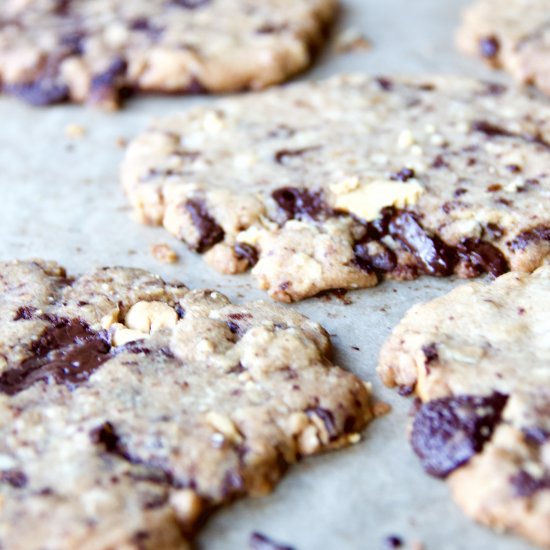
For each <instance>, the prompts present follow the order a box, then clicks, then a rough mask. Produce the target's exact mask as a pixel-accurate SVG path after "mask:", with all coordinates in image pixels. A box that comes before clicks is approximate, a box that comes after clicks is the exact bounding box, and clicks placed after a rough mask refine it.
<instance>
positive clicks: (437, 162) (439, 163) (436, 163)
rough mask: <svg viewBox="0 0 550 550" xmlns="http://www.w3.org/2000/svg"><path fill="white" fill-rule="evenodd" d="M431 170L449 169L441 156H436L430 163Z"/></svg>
mask: <svg viewBox="0 0 550 550" xmlns="http://www.w3.org/2000/svg"><path fill="white" fill-rule="evenodd" d="M432 168H435V169H439V168H449V163H448V162H447V161H446V160H445V158H444V157H443V155H437V156H436V157H435V158H434V160H433V162H432Z"/></svg>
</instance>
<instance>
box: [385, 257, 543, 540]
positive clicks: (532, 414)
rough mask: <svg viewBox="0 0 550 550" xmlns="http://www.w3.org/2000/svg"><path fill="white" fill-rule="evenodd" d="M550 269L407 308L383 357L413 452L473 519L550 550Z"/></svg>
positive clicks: (460, 290)
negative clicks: (408, 412) (406, 407)
mask: <svg viewBox="0 0 550 550" xmlns="http://www.w3.org/2000/svg"><path fill="white" fill-rule="evenodd" d="M548 304H550V265H545V266H543V267H541V268H539V269H538V270H536V271H535V272H534V273H532V274H526V273H508V274H506V275H503V276H502V277H499V278H498V279H496V281H494V282H493V283H492V284H481V283H470V284H467V285H463V286H460V287H458V288H456V289H455V290H453V291H452V292H450V293H449V294H447V295H446V296H443V297H441V298H437V299H435V300H433V301H431V302H428V303H427V304H423V305H417V306H414V307H413V308H412V309H411V310H410V311H409V313H407V315H406V316H405V318H404V319H403V320H402V321H401V323H400V324H399V325H398V326H397V328H396V329H395V330H394V332H393V334H392V335H391V337H390V338H389V340H388V341H387V342H386V343H385V345H384V346H383V348H382V351H381V354H380V365H379V373H380V376H381V377H382V380H383V381H384V382H385V383H386V384H387V385H388V386H399V387H400V388H401V390H402V391H401V392H402V393H405V394H408V393H412V391H414V392H415V393H416V395H417V396H418V397H419V398H420V399H419V400H418V402H417V406H416V407H415V409H416V410H415V416H414V421H413V425H412V430H411V443H412V446H413V448H414V450H415V452H416V454H417V455H418V456H419V457H420V459H421V461H422V464H423V466H424V468H425V469H426V471H427V472H428V473H430V474H432V475H435V476H437V477H441V478H446V479H447V481H448V483H449V485H450V487H451V490H452V492H453V494H454V497H455V500H456V501H457V502H458V504H459V505H460V507H461V508H462V509H463V510H464V511H465V512H466V513H467V514H468V515H469V516H471V517H472V518H473V519H475V520H477V521H479V522H481V523H483V524H486V525H488V526H491V527H493V528H494V529H496V530H499V531H502V530H505V531H510V532H513V533H516V534H519V535H522V536H523V537H526V538H527V539H529V540H531V541H532V542H534V543H536V544H539V545H541V546H543V547H545V548H550V339H549V338H548V330H549V328H550V309H549V308H548Z"/></svg>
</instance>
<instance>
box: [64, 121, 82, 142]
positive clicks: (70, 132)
mask: <svg viewBox="0 0 550 550" xmlns="http://www.w3.org/2000/svg"><path fill="white" fill-rule="evenodd" d="M85 135H86V128H84V127H83V126H79V125H78V124H67V126H65V137H68V138H69V139H80V138H82V137H84V136H85Z"/></svg>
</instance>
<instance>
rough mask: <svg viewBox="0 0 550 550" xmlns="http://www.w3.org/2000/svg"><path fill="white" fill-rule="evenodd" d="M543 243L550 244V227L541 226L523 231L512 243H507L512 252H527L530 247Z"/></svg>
mask: <svg viewBox="0 0 550 550" xmlns="http://www.w3.org/2000/svg"><path fill="white" fill-rule="evenodd" d="M541 241H547V242H550V227H549V226H546V225H539V226H537V227H533V228H532V229H527V230H526V231H522V232H521V233H520V234H519V235H517V236H516V237H515V239H513V240H512V241H511V242H509V243H507V244H508V246H509V247H510V248H511V249H512V250H525V249H526V248H527V247H528V246H529V245H531V244H536V243H539V242H541Z"/></svg>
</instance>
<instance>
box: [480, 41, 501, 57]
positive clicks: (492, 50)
mask: <svg viewBox="0 0 550 550" xmlns="http://www.w3.org/2000/svg"><path fill="white" fill-rule="evenodd" d="M479 50H480V52H481V55H482V56H483V57H484V58H485V59H490V60H493V59H496V58H497V57H498V53H499V51H500V42H499V40H498V38H497V37H496V36H486V37H484V38H482V39H481V40H480V41H479Z"/></svg>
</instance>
